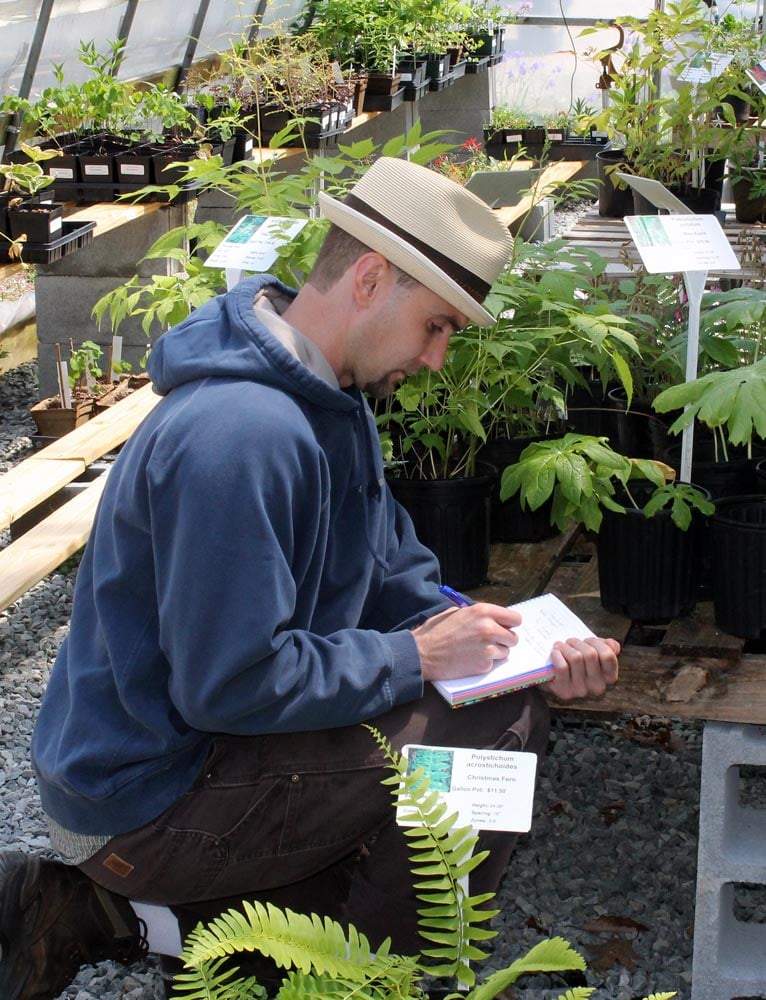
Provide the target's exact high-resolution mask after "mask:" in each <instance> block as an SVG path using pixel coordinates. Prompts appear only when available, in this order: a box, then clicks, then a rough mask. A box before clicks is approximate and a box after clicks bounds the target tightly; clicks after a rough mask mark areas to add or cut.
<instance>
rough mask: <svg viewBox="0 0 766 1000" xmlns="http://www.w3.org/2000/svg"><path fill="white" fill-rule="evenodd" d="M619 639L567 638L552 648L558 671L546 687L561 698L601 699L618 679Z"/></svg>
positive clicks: (565, 699) (554, 664) (564, 699)
mask: <svg viewBox="0 0 766 1000" xmlns="http://www.w3.org/2000/svg"><path fill="white" fill-rule="evenodd" d="M619 652H620V644H619V642H617V640H616V639H597V638H590V639H568V640H567V641H566V642H557V643H556V644H555V645H554V647H553V652H552V654H551V662H552V663H553V667H554V669H555V671H556V673H555V674H554V676H553V677H552V678H551V680H549V681H548V682H547V683H546V684H545V685H544V690H548V691H550V693H551V694H553V695H555V696H556V697H557V698H560V699H561V700H562V701H571V700H572V699H573V698H599V697H600V696H601V695H602V694H603V693H604V692H605V691H606V689H607V688H608V687H610V686H611V685H612V684H614V683H615V682H616V681H617V675H618V672H619V668H618V663H617V657H618V655H619Z"/></svg>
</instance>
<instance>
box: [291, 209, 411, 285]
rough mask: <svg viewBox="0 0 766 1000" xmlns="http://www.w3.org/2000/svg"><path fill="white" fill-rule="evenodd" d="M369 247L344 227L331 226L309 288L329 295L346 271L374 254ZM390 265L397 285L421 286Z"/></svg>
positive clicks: (307, 281) (308, 278)
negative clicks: (371, 253)
mask: <svg viewBox="0 0 766 1000" xmlns="http://www.w3.org/2000/svg"><path fill="white" fill-rule="evenodd" d="M371 250H372V248H371V247H368V246H367V245H366V244H365V243H362V242H361V240H358V239H357V238H356V237H355V236H352V235H351V234H350V233H347V232H346V231H345V230H344V229H341V228H340V226H336V225H334V224H333V225H331V226H330V228H329V229H328V231H327V235H326V236H325V238H324V242H323V243H322V246H321V247H320V248H319V253H318V255H317V259H316V261H315V263H314V266H313V267H312V269H311V272H310V274H309V275H308V277H307V278H306V284H307V285H311V286H312V287H314V288H316V289H317V291H319V292H328V291H329V290H330V289H331V288H332V287H333V285H335V284H336V283H337V282H338V281H340V279H341V278H342V277H343V275H344V274H345V273H346V271H347V270H348V269H349V267H351V265H352V264H354V263H355V262H356V261H357V260H359V258H360V257H361V256H363V255H364V254H366V253H370V252H371ZM389 265H390V267H391V268H392V270H393V271H394V273H395V274H396V283H397V284H398V285H403V286H405V287H414V286H415V285H417V284H419V282H418V281H417V279H416V278H413V277H412V276H411V275H409V274H407V273H406V272H405V271H402V269H401V268H400V267H397V266H396V265H395V264H392V263H391V261H389Z"/></svg>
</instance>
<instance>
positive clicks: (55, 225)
mask: <svg viewBox="0 0 766 1000" xmlns="http://www.w3.org/2000/svg"><path fill="white" fill-rule="evenodd" d="M21 148H22V150H23V152H24V153H25V154H26V157H27V159H26V160H24V161H17V162H14V163H1V164H0V176H2V177H3V178H4V179H5V191H4V192H3V193H4V194H6V195H7V202H6V211H7V228H4V229H3V234H4V235H5V236H6V238H7V239H8V241H9V242H10V244H11V245H10V247H9V248H8V254H9V256H10V257H11V258H19V257H20V256H21V255H22V250H23V244H24V243H51V242H52V241H53V240H55V239H57V238H58V236H59V235H60V233H61V228H62V220H63V217H64V206H63V205H62V204H60V203H58V202H53V201H43V200H42V197H41V195H40V192H41V191H43V190H44V189H45V188H47V187H49V186H50V185H51V184H52V183H53V180H54V179H53V177H51V176H50V175H49V174H46V173H45V170H44V169H43V167H42V163H43V162H44V161H45V160H48V159H51V158H52V157H54V156H56V152H55V150H50V149H40V148H39V147H38V146H29V145H23V146H22V147H21Z"/></svg>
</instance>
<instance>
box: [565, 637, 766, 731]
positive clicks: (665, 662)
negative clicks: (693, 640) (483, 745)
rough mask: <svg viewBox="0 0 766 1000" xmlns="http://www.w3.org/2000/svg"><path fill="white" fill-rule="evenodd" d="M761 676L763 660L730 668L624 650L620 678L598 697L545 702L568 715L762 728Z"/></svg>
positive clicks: (765, 708)
mask: <svg viewBox="0 0 766 1000" xmlns="http://www.w3.org/2000/svg"><path fill="white" fill-rule="evenodd" d="M586 620H587V619H586ZM589 624H590V623H589ZM765 674H766V658H765V657H763V656H743V657H742V659H741V660H740V661H739V662H738V663H737V664H736V665H734V666H731V667H730V666H729V663H728V662H727V661H724V663H723V665H722V662H721V661H720V660H717V659H711V658H708V657H688V658H685V657H675V656H663V655H662V654H661V653H659V652H658V651H657V649H648V648H644V647H637V646H630V645H626V646H624V647H623V650H622V653H621V655H620V679H619V681H618V682H617V684H615V685H614V687H611V688H609V690H608V691H607V692H606V694H605V695H604V696H603V697H602V698H583V699H580V700H577V701H572V702H560V701H558V700H557V699H555V698H553V697H552V696H550V695H549V696H548V697H549V701H550V703H551V705H552V706H554V707H557V708H560V709H564V710H566V711H575V712H588V713H593V714H597V715H598V714H604V713H608V714H618V715H626V714H627V715H655V716H664V717H670V718H678V719H714V720H717V721H718V722H739V723H754V724H756V725H764V724H766V691H765V690H764V684H763V678H764V675H765Z"/></svg>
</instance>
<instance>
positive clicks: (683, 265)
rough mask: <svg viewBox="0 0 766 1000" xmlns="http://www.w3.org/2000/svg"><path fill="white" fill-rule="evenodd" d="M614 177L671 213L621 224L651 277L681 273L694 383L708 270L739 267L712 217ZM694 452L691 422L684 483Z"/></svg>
mask: <svg viewBox="0 0 766 1000" xmlns="http://www.w3.org/2000/svg"><path fill="white" fill-rule="evenodd" d="M616 176H617V177H619V178H620V180H623V181H625V182H626V183H627V184H629V185H630V186H631V187H633V188H635V190H636V191H638V192H639V194H642V195H643V196H644V197H645V198H646V199H647V200H648V201H650V202H651V203H652V204H653V205H654V206H655V207H656V208H659V209H665V210H667V211H670V212H673V213H674V214H672V215H635V216H626V217H625V225H626V226H627V227H628V232H629V233H630V235H631V236H632V237H633V241H634V243H635V244H636V249H637V250H638V253H639V256H640V257H641V261H642V263H643V265H644V267H645V268H646V270H647V271H648V272H649V273H650V274H677V273H679V272H681V273H682V274H683V278H684V286H685V288H686V295H687V298H688V300H689V322H688V325H687V342H686V366H685V367H686V381H687V382H693V381H694V379H695V378H696V377H697V356H698V352H699V328H700V309H701V303H702V295H703V292H704V290H705V282H706V281H707V275H708V270H709V269H710V268H716V269H717V270H720V271H738V270H739V269H740V263H739V261H738V260H737V256H736V254H735V253H734V251H733V250H732V248H731V246H730V244H729V241H728V240H727V238H726V234H725V233H724V231H723V228H722V227H721V224H720V222H719V221H718V219H717V218H716V217H715V216H714V215H695V214H694V213H693V212H692V211H691V209H690V208H689V207H688V206H687V205H684V204H683V202H681V201H679V200H678V199H677V198H676V197H675V196H674V195H673V194H671V193H670V191H668V189H667V188H666V187H664V185H662V184H660V182H659V181H655V180H651V179H650V178H648V177H634V176H633V175H632V174H624V173H618V174H617V175H616ZM679 206H680V207H679ZM693 447H694V423H693V422H692V423H690V424H689V425H688V426H687V427H685V428H684V429H683V433H682V437H681V469H680V471H679V479H680V480H681V481H682V482H686V483H688V482H691V469H692V452H693Z"/></svg>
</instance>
